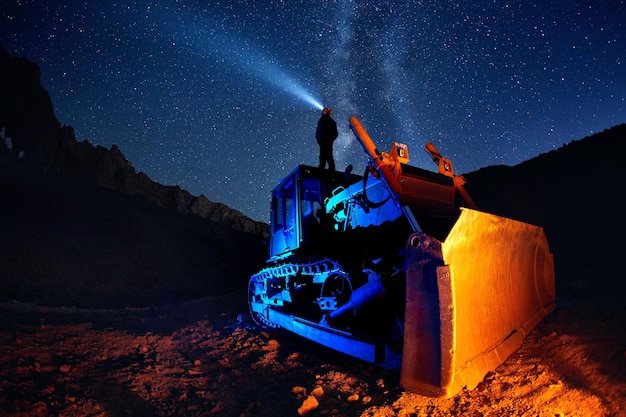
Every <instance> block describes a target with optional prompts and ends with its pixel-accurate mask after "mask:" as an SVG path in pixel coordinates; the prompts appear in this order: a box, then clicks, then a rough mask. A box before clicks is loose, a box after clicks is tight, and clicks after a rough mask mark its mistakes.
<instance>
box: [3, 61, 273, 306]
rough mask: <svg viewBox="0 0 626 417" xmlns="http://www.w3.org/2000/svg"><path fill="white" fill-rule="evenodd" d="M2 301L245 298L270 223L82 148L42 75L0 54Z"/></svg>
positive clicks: (109, 154) (116, 153)
mask: <svg viewBox="0 0 626 417" xmlns="http://www.w3.org/2000/svg"><path fill="white" fill-rule="evenodd" d="M0 92H1V94H0V288H1V290H0V299H2V300H10V299H17V300H20V301H27V302H35V303H39V304H43V305H64V306H77V307H124V306H154V305H159V304H163V303H169V302H173V301H175V300H178V299H191V298H196V297H200V296H208V295H217V294H223V293H227V292H232V291H242V292H245V291H246V286H247V281H248V279H249V276H250V275H251V274H252V273H253V272H255V271H256V270H258V269H259V268H260V266H261V265H262V264H263V262H264V261H265V259H266V257H267V235H268V225H267V224H263V223H259V222H255V221H253V220H251V219H249V218H248V217H246V216H244V215H243V214H241V213H240V212H238V211H236V210H233V209H231V208H229V207H227V206H225V205H224V204H221V203H214V202H211V201H209V200H208V199H206V198H205V197H204V196H200V197H195V196H192V195H191V194H189V193H188V192H187V191H185V190H181V189H180V188H179V187H177V186H173V187H172V186H163V185H161V184H158V183H156V182H154V181H152V180H150V178H148V176H146V175H145V174H143V173H137V172H136V171H135V169H134V168H133V166H132V164H131V163H130V162H129V161H128V160H127V159H126V158H125V157H124V155H123V154H122V152H121V151H120V149H119V148H118V147H117V146H113V147H112V148H111V149H105V148H103V147H101V146H93V145H92V144H90V143H88V142H87V141H83V142H78V141H76V138H75V137H74V131H73V129H72V128H71V127H70V126H61V125H60V123H59V121H58V120H57V119H56V117H55V116H54V111H53V106H52V103H51V101H50V97H49V95H48V93H47V92H46V91H45V90H44V89H43V87H42V86H41V83H40V72H39V68H38V67H37V66H36V65H35V64H34V63H32V62H30V61H28V60H27V59H24V58H14V57H10V56H9V55H8V54H7V53H6V52H5V51H4V50H2V49H0Z"/></svg>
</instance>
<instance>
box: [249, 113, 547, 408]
mask: <svg viewBox="0 0 626 417" xmlns="http://www.w3.org/2000/svg"><path fill="white" fill-rule="evenodd" d="M349 125H350V129H351V130H352V132H353V133H354V136H355V137H356V139H357V140H358V142H359V143H360V144H361V146H362V147H363V150H364V151H365V153H366V155H367V163H366V164H365V169H364V172H363V174H362V175H357V174H355V173H353V172H352V167H351V166H348V168H347V169H346V170H345V171H343V172H342V171H330V170H325V169H320V168H318V167H312V166H307V165H299V166H297V167H296V168H295V169H293V171H292V172H291V173H290V174H289V175H288V176H287V177H285V178H284V179H282V180H281V181H280V183H279V184H278V185H277V186H276V187H275V188H274V190H273V191H272V198H271V213H270V241H269V258H268V260H267V262H266V264H265V265H264V267H263V268H262V269H261V270H260V271H259V272H258V273H256V274H254V275H253V276H252V277H251V278H250V281H249V286H248V303H249V309H250V314H251V316H252V317H253V318H254V320H255V322H257V323H258V324H260V325H262V326H268V327H275V328H283V329H286V330H288V331H290V332H293V333H295V334H297V335H299V336H302V337H304V338H306V339H310V340H311V341H312V342H315V343H318V344H321V345H324V346H327V347H329V348H332V349H334V350H337V351H340V352H343V353H345V354H347V355H350V356H353V357H356V358H359V359H361V360H364V361H368V362H371V363H373V364H377V365H380V366H381V367H384V368H386V369H399V372H400V375H399V377H400V379H399V383H400V386H401V387H403V388H404V389H406V390H408V391H411V392H414V393H417V394H421V395H426V396H430V397H436V398H450V397H452V396H454V395H456V394H457V393H458V392H460V391H461V390H463V389H473V388H475V387H476V386H477V385H478V384H479V383H480V382H481V381H482V380H483V379H484V377H485V376H486V374H487V373H488V372H490V371H493V370H495V368H496V367H498V366H499V365H500V364H501V363H503V362H504V360H505V359H506V358H507V357H508V356H509V355H510V354H512V353H513V352H515V351H516V350H517V349H518V348H519V347H520V346H521V344H522V342H523V340H524V338H525V337H526V336H527V335H528V334H529V332H530V331H531V330H532V329H533V328H535V326H536V325H537V324H538V323H539V322H540V321H541V320H542V319H543V318H544V317H545V316H547V315H548V314H550V313H551V312H552V311H553V310H554V308H555V286H554V262H553V256H552V253H551V252H550V249H549V245H548V241H547V238H546V236H545V233H544V231H543V229H542V228H541V227H539V226H536V225H532V224H528V223H524V222H520V221H517V220H513V219H510V218H505V217H501V216H498V215H495V214H490V213H487V212H483V211H480V210H479V209H478V208H477V207H476V205H475V203H474V201H473V200H472V198H471V197H470V196H469V194H468V193H467V191H466V190H465V187H464V185H465V183H466V181H465V179H464V178H463V176H461V175H456V174H455V173H454V169H453V166H452V162H451V160H450V159H448V158H444V157H443V156H442V155H441V154H440V153H439V151H438V150H437V148H436V147H435V146H434V145H433V144H432V143H431V142H428V143H427V144H426V147H425V150H426V152H427V153H428V154H429V155H430V157H431V158H432V159H433V161H434V162H435V163H436V164H437V167H438V169H437V171H436V172H435V171H429V170H426V169H423V168H419V167H415V166H411V165H409V149H408V147H407V145H406V144H403V143H399V142H393V144H392V146H391V150H390V152H381V151H379V150H378V148H377V147H376V145H375V144H374V142H373V141H372V139H371V138H370V137H369V135H368V134H367V132H366V131H365V129H364V128H363V126H362V125H361V123H360V121H359V120H358V119H357V118H356V117H354V116H353V117H351V118H350V119H349Z"/></svg>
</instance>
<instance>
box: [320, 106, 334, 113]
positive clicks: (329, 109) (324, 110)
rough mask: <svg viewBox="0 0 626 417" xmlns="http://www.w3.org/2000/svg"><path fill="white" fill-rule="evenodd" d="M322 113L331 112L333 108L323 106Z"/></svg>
mask: <svg viewBox="0 0 626 417" xmlns="http://www.w3.org/2000/svg"><path fill="white" fill-rule="evenodd" d="M322 114H333V109H331V108H330V107H324V108H323V109H322Z"/></svg>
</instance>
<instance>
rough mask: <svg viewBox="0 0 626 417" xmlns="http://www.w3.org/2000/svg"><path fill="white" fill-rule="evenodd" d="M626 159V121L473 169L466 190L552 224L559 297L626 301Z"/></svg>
mask: <svg viewBox="0 0 626 417" xmlns="http://www.w3.org/2000/svg"><path fill="white" fill-rule="evenodd" d="M624 161H626V124H622V125H619V126H614V127H612V128H610V129H607V130H605V131H603V132H600V133H598V134H595V135H593V136H589V137H586V138H583V139H581V140H577V141H573V142H571V143H569V144H567V145H564V146H562V147H561V148H559V149H557V150H555V151H551V152H548V153H545V154H542V155H539V156H537V157H535V158H533V159H531V160H528V161H526V162H523V163H521V164H519V165H516V166H513V167H509V166H491V167H486V168H483V169H481V170H478V171H476V172H472V173H469V174H466V175H465V178H466V179H467V181H468V184H467V186H466V187H467V190H468V192H469V193H470V195H472V197H473V198H474V200H475V202H476V204H477V205H478V206H479V207H480V208H481V209H483V210H485V211H489V212H492V213H496V214H501V215H504V216H506V217H511V218H514V219H519V220H523V221H526V222H529V223H534V224H537V225H540V226H542V227H543V228H544V230H545V232H546V235H547V237H548V240H549V242H550V246H551V249H552V251H553V253H554V259H555V272H556V284H557V296H558V295H561V296H565V297H571V296H574V297H581V298H589V299H591V298H596V299H597V298H601V299H606V297H607V296H608V297H610V298H611V299H612V301H611V302H613V303H616V304H617V303H619V304H621V303H622V302H623V301H622V300H620V299H619V297H620V294H624V291H625V290H626V282H625V281H624V279H623V277H624V275H625V274H626V269H625V268H624V264H623V262H621V257H622V256H623V253H622V252H623V247H624V245H623V240H624V236H626V221H624V219H623V214H622V213H623V205H622V203H621V201H622V191H623V189H624V186H623V180H622V174H623V170H624V169H623V167H624Z"/></svg>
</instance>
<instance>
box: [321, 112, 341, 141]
mask: <svg viewBox="0 0 626 417" xmlns="http://www.w3.org/2000/svg"><path fill="white" fill-rule="evenodd" d="M337 136H339V133H338V132H337V123H336V122H335V121H334V120H333V118H332V117H330V114H325V115H323V116H322V117H320V119H319V121H318V122H317V129H316V130H315V139H317V143H318V144H319V145H320V146H330V145H332V144H333V142H334V140H335V139H337Z"/></svg>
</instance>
